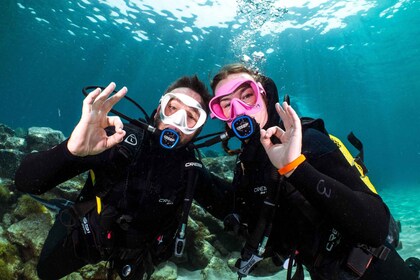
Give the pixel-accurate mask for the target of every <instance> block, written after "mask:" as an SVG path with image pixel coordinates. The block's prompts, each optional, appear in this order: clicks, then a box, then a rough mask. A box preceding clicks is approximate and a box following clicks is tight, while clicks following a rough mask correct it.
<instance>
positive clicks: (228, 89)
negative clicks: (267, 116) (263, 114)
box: [209, 78, 264, 124]
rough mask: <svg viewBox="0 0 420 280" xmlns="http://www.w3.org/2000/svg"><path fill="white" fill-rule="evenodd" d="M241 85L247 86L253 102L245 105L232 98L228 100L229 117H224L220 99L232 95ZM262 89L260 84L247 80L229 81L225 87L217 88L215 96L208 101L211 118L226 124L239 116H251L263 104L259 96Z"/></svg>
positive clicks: (239, 100)
mask: <svg viewBox="0 0 420 280" xmlns="http://www.w3.org/2000/svg"><path fill="white" fill-rule="evenodd" d="M243 84H248V85H249V86H250V87H251V89H252V92H253V94H254V97H253V102H251V103H246V102H244V101H242V100H241V99H239V98H232V99H231V100H230V105H229V106H230V110H229V111H230V115H229V116H226V115H225V114H224V112H223V108H222V106H221V105H220V103H221V101H222V98H223V97H225V96H227V95H230V94H233V93H234V92H235V91H236V90H237V89H238V88H239V87H241V86H242V85H243ZM263 93H264V91H263V88H262V85H261V83H256V82H255V81H253V80H251V79H247V78H239V79H234V80H232V81H229V82H228V83H226V84H225V85H223V86H221V87H220V88H218V89H217V90H216V92H215V96H214V97H213V98H212V99H211V100H210V103H209V107H210V111H211V115H210V116H211V117H212V118H215V117H216V118H218V119H219V120H222V121H225V122H227V123H229V124H230V123H232V121H233V120H234V119H235V118H236V117H238V116H240V115H252V114H255V113H257V112H259V111H260V110H261V108H262V107H263V106H262V102H264V100H263V98H262V96H261V94H263Z"/></svg>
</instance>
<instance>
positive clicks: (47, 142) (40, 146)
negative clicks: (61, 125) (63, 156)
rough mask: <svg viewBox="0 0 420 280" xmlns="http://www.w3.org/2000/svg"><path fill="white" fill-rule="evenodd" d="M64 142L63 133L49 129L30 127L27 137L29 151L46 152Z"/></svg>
mask: <svg viewBox="0 0 420 280" xmlns="http://www.w3.org/2000/svg"><path fill="white" fill-rule="evenodd" d="M64 140H65V137H64V134H63V132H61V131H59V130H54V129H52V128H49V127H30V128H29V129H28V135H27V136H26V142H27V149H28V150H29V151H44V150H47V149H49V148H51V147H53V146H55V145H58V144H60V143H61V142H63V141H64Z"/></svg>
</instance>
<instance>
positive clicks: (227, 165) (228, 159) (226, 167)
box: [202, 156, 236, 181]
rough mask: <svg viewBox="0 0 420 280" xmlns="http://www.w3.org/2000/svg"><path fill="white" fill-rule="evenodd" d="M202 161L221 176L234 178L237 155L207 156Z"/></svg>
mask: <svg viewBox="0 0 420 280" xmlns="http://www.w3.org/2000/svg"><path fill="white" fill-rule="evenodd" d="M202 162H203V163H204V165H205V166H206V168H207V169H208V170H209V171H210V172H212V173H214V174H215V175H217V176H219V177H220V178H224V179H227V180H229V181H232V180H233V170H235V163H236V157H235V156H221V157H214V158H211V157H207V158H203V159H202Z"/></svg>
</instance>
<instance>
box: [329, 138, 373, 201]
mask: <svg viewBox="0 0 420 280" xmlns="http://www.w3.org/2000/svg"><path fill="white" fill-rule="evenodd" d="M330 139H331V140H332V141H333V142H334V143H335V144H336V145H337V147H338V148H339V149H340V151H341V153H342V154H343V155H344V157H345V158H346V160H347V161H348V163H349V164H350V165H351V166H354V167H356V169H357V171H359V173H360V179H362V181H363V183H365V185H366V186H367V187H368V188H369V189H370V190H371V191H372V192H374V193H376V194H378V192H377V191H376V189H375V187H374V186H373V184H372V182H371V181H370V179H369V177H368V176H367V175H366V174H364V172H363V168H362V167H361V166H360V165H359V164H358V163H357V162H356V161H355V160H354V158H353V156H352V155H351V153H350V152H349V150H348V149H347V148H346V146H344V144H343V142H341V140H340V139H338V138H337V137H335V136H334V135H331V134H330Z"/></svg>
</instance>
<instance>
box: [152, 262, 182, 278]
mask: <svg viewBox="0 0 420 280" xmlns="http://www.w3.org/2000/svg"><path fill="white" fill-rule="evenodd" d="M177 278H178V267H177V266H176V265H175V264H174V263H173V262H170V261H168V262H164V263H161V264H159V265H158V266H157V267H156V271H155V272H154V273H153V274H152V277H151V280H176V279H177Z"/></svg>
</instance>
